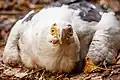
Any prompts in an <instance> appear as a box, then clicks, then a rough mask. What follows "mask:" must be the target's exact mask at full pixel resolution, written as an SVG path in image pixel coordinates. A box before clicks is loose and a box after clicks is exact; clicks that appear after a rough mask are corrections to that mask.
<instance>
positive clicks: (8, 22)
mask: <svg viewBox="0 0 120 80" xmlns="http://www.w3.org/2000/svg"><path fill="white" fill-rule="evenodd" d="M6 1H7V0H0V80H120V60H118V62H117V63H119V64H117V65H111V66H108V67H109V68H111V70H103V71H95V72H91V73H84V72H81V73H75V72H71V73H62V74H61V73H51V72H49V71H46V70H45V69H39V70H29V69H27V68H25V67H24V66H23V65H22V64H20V65H18V66H16V67H10V66H8V65H5V64H4V63H3V62H2V54H3V50H4V46H5V43H6V40H7V36H8V35H9V32H10V29H11V27H12V25H13V24H14V23H15V22H16V21H17V20H18V19H20V18H22V17H23V16H24V15H25V14H27V13H28V12H29V11H30V10H31V9H35V10H38V9H39V8H42V7H44V6H46V4H48V2H46V4H43V3H42V4H40V3H39V2H38V3H37V2H32V3H31V2H29V0H28V2H27V0H26V1H25V0H13V1H23V2H13V1H12V2H9V1H8V2H6ZM35 1H37V0H35ZM46 1H47V0H46ZM119 58H120V56H119Z"/></svg>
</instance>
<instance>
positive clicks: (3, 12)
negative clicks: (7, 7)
mask: <svg viewBox="0 0 120 80" xmlns="http://www.w3.org/2000/svg"><path fill="white" fill-rule="evenodd" d="M27 13H28V12H27V11H22V12H21V11H0V15H16V14H19V15H25V14H27Z"/></svg>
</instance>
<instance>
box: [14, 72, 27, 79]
mask: <svg viewBox="0 0 120 80" xmlns="http://www.w3.org/2000/svg"><path fill="white" fill-rule="evenodd" d="M26 75H28V73H26V72H21V73H20V72H18V73H16V74H15V75H14V76H15V77H18V78H22V77H24V76H26Z"/></svg>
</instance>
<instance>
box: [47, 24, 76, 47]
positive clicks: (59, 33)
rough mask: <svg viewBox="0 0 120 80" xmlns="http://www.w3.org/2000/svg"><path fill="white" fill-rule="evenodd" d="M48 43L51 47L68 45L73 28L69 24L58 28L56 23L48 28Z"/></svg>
mask: <svg viewBox="0 0 120 80" xmlns="http://www.w3.org/2000/svg"><path fill="white" fill-rule="evenodd" d="M50 35H51V39H50V41H49V42H50V43H52V44H53V46H58V45H62V44H70V43H72V41H74V40H73V39H74V38H73V28H72V26H71V25H70V24H68V25H65V26H59V25H57V24H56V23H54V24H53V25H52V26H51V27H50Z"/></svg>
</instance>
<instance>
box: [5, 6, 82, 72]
mask: <svg viewBox="0 0 120 80" xmlns="http://www.w3.org/2000/svg"><path fill="white" fill-rule="evenodd" d="M63 12H64V14H63ZM75 13H76V11H75V10H72V9H69V8H67V7H51V8H44V9H42V10H40V11H39V12H38V13H37V14H35V15H34V16H33V17H32V18H31V20H29V19H28V18H29V17H30V16H31V15H33V14H34V12H33V11H31V12H30V13H28V15H26V16H25V17H24V18H23V19H21V20H19V21H18V22H17V23H16V24H15V25H14V26H13V28H12V30H11V33H10V35H9V38H8V41H7V44H6V46H5V49H4V54H3V61H4V63H8V64H13V65H14V64H16V63H18V62H19V61H22V63H23V64H24V65H25V66H26V67H28V68H40V67H44V68H46V69H47V70H50V71H59V72H70V71H71V70H73V69H74V68H75V66H76V63H77V62H78V61H79V52H80V41H79V39H78V36H77V34H76V32H75V31H74V28H73V26H72V25H73V24H72V22H73V21H72V18H74V17H73V16H75V15H74V14H75Z"/></svg>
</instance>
